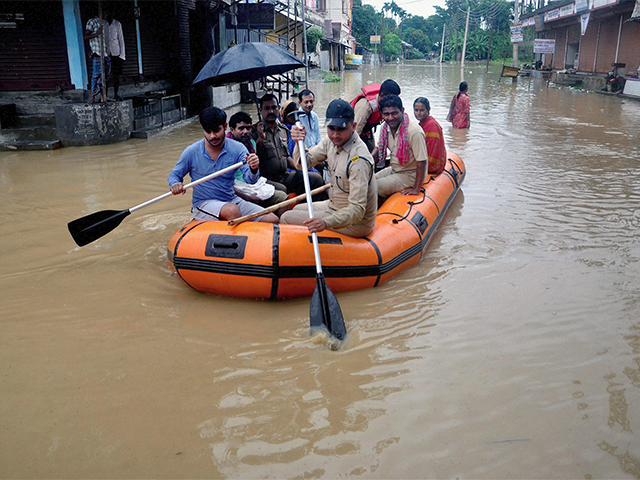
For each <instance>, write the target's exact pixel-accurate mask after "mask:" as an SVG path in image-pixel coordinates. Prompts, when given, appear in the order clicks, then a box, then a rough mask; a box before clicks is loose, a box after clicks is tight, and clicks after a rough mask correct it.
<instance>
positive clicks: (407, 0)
mask: <svg viewBox="0 0 640 480" xmlns="http://www.w3.org/2000/svg"><path fill="white" fill-rule="evenodd" d="M386 1H390V0H362V3H363V4H369V5H372V6H373V7H374V8H375V9H376V10H377V11H380V10H382V5H384V4H385V2H386ZM395 2H396V3H397V4H398V5H399V6H400V7H402V8H404V9H405V10H406V11H407V12H408V13H410V14H411V15H420V16H421V17H424V18H427V17H430V16H431V15H435V13H436V11H435V9H434V8H433V6H434V5H438V6H440V7H443V8H444V0H395Z"/></svg>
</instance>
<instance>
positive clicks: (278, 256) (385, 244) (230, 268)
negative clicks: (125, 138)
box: [168, 153, 466, 299]
mask: <svg viewBox="0 0 640 480" xmlns="http://www.w3.org/2000/svg"><path fill="white" fill-rule="evenodd" d="M465 173H466V169H465V165H464V163H463V162H462V160H461V159H460V157H458V156H457V155H455V154H453V153H449V154H448V160H447V164H446V166H445V170H444V171H443V172H442V173H440V174H439V175H428V176H427V179H426V181H425V183H424V184H423V191H421V193H420V194H419V195H401V194H400V193H396V194H394V195H392V196H391V197H389V198H388V199H387V201H386V202H385V203H384V204H383V205H382V207H380V209H379V210H378V215H377V218H376V225H375V227H374V229H373V231H372V232H371V233H370V234H369V235H368V236H366V237H364V238H352V237H347V236H345V235H341V234H339V233H336V232H332V231H330V230H325V231H323V232H321V233H319V234H318V243H319V248H320V258H321V260H322V271H323V272H324V276H325V279H326V282H327V285H328V286H329V288H330V289H331V290H332V291H333V292H334V293H337V292H346V291H349V290H357V289H361V288H369V287H375V286H378V285H381V284H382V283H384V282H385V281H387V280H388V279H390V278H391V277H393V276H395V275H397V274H398V273H400V272H401V271H403V270H405V269H406V268H408V267H410V266H411V265H414V264H416V263H418V262H419V261H420V259H421V257H422V255H423V253H424V252H425V250H426V248H427V245H428V244H429V241H430V240H431V238H432V237H433V234H434V233H435V231H436V229H437V228H438V225H439V224H440V222H441V221H442V218H443V217H444V215H445V212H446V211H447V208H448V207H449V204H450V203H451V201H452V200H453V198H454V197H455V195H456V193H458V191H459V190H460V185H461V184H462V181H463V180H464V177H465ZM168 256H169V261H170V262H171V264H172V265H173V267H174V268H175V270H176V272H177V273H178V275H180V277H181V278H182V279H183V280H184V281H185V282H187V284H189V285H190V286H191V287H193V288H195V289H196V290H198V291H201V292H207V293H213V294H216V295H224V296H229V297H244V298H268V299H278V298H292V297H307V296H311V295H312V294H313V291H314V289H315V288H316V269H315V260H314V256H313V245H312V243H311V235H310V234H309V231H308V230H307V228H306V227H303V226H298V225H273V224H270V223H259V222H244V223H241V224H239V225H236V226H233V227H232V226H229V225H227V223H226V222H210V221H197V220H193V221H191V222H190V223H188V224H186V225H185V226H183V227H182V228H180V229H179V230H178V231H177V232H176V233H175V234H174V235H173V237H171V240H170V241H169V245H168Z"/></svg>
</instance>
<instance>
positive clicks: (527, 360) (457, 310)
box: [0, 63, 640, 478]
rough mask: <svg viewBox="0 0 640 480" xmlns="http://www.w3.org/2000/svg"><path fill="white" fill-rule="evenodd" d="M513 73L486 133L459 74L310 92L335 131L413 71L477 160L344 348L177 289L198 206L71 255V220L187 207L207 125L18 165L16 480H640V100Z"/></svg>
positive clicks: (413, 85)
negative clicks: (367, 93) (185, 191)
mask: <svg viewBox="0 0 640 480" xmlns="http://www.w3.org/2000/svg"><path fill="white" fill-rule="evenodd" d="M498 70H499V69H498ZM498 70H490V71H489V74H488V75H485V67H484V65H482V66H477V67H476V66H467V67H465V72H464V79H465V80H466V81H467V82H469V85H470V87H469V94H470V97H471V109H472V110H471V122H472V123H471V129H469V130H453V129H452V128H451V126H450V124H448V123H447V122H446V121H444V118H445V116H446V113H447V111H448V108H449V101H450V99H451V97H452V96H453V94H454V93H455V92H456V91H457V89H458V84H459V82H460V80H461V72H460V70H459V69H458V68H455V67H454V66H448V65H447V66H440V65H429V64H426V63H414V64H408V63H407V64H401V65H391V66H384V67H382V68H376V69H370V68H369V67H366V66H365V67H363V69H362V70H361V71H355V72H345V73H344V74H343V75H342V76H343V80H342V82H340V83H334V84H322V83H320V81H312V82H311V84H310V88H311V89H312V90H314V91H315V92H316V94H317V106H316V110H317V112H318V113H319V115H320V116H321V117H324V111H325V109H326V106H327V105H328V103H329V102H330V101H331V99H333V98H336V97H344V98H345V99H348V100H350V99H351V98H353V96H355V94H356V93H357V92H358V91H359V89H360V87H361V86H362V85H364V84H367V83H374V82H380V81H382V80H384V79H386V78H389V77H392V78H396V79H397V80H398V82H399V83H400V85H401V87H402V95H401V97H402V99H403V101H404V103H405V107H406V109H407V112H408V113H409V115H410V116H411V117H412V116H413V114H412V108H411V107H412V104H413V100H414V99H415V98H416V97H418V96H426V97H427V98H429V100H430V102H431V105H432V114H433V115H434V116H435V117H436V119H438V120H439V121H440V123H441V124H442V126H443V128H444V133H445V137H446V142H447V146H448V148H449V149H450V150H452V151H455V152H456V153H458V154H460V156H461V157H462V158H463V159H464V160H465V162H466V165H467V169H468V175H467V177H466V180H465V184H464V185H463V189H464V192H462V193H461V194H460V195H459V196H458V197H457V198H456V199H455V200H454V202H453V203H452V205H451V207H450V209H449V211H448V213H447V215H446V217H445V218H444V220H443V222H442V224H441V226H440V228H439V231H438V233H437V234H436V236H435V238H434V239H433V241H432V242H431V244H430V245H429V248H428V250H427V254H426V255H425V257H424V258H423V260H422V262H421V263H420V264H419V265H418V266H416V267H413V268H411V269H409V270H408V271H406V272H404V273H403V274H401V275H400V276H398V277H396V278H395V279H393V280H391V281H389V282H388V283H386V284H384V285H382V286H381V287H379V288H376V289H370V290H364V291H359V292H350V293H346V294H341V295H339V301H340V305H341V307H342V310H343V312H344V316H345V319H346V321H347V328H348V331H349V337H348V338H347V340H346V342H345V344H344V345H343V347H342V348H341V349H340V350H339V351H337V352H332V351H330V350H328V349H327V348H326V347H325V346H324V345H323V340H322V338H318V337H309V334H308V333H309V332H308V308H309V304H308V299H297V300H292V301H283V302H263V301H244V300H237V299H232V298H221V297H214V296H209V295H203V294H200V293H198V292H194V291H192V290H191V289H190V288H189V287H187V286H186V285H185V284H184V283H183V282H182V281H181V280H180V279H179V278H177V277H176V276H174V275H173V274H172V271H171V270H170V268H169V266H168V263H167V259H166V244H167V241H168V239H169V238H170V236H171V234H172V233H173V232H174V231H175V230H176V229H178V228H179V227H180V226H181V225H182V224H184V223H186V222H187V221H188V220H189V205H190V199H189V197H188V196H184V197H179V198H171V199H167V200H165V201H163V202H160V203H158V204H155V205H154V206H150V207H148V208H146V209H144V210H141V211H139V212H135V213H134V214H133V215H131V216H130V217H128V218H127V219H126V220H125V221H124V222H123V223H122V224H121V225H120V226H119V227H118V228H117V229H116V230H114V231H113V232H111V233H110V234H108V235H107V236H105V237H103V238H102V239H100V240H98V241H97V242H95V243H93V244H90V245H88V246H86V247H83V248H77V247H76V246H75V244H74V243H73V241H72V239H71V237H70V236H69V233H68V231H67V229H66V224H67V222H68V221H70V220H72V219H75V218H78V217H80V216H83V215H86V214H88V213H91V212H93V211H96V210H102V209H124V208H129V207H132V206H134V205H137V204H139V203H141V202H143V201H145V200H147V199H149V198H153V197H155V196H157V195H159V194H160V193H162V192H164V191H166V189H167V185H166V177H167V174H168V172H169V170H170V169H171V167H172V166H173V165H174V163H175V161H176V160H177V158H178V156H179V155H180V153H181V152H182V150H183V149H184V147H185V146H186V145H188V144H190V143H192V142H193V141H195V140H197V139H198V138H200V136H201V130H200V128H199V126H198V124H197V121H196V122H191V123H190V124H189V125H187V126H184V127H180V128H176V129H174V130H172V131H170V132H167V133H166V134H165V135H163V136H161V137H156V138H155V139H152V140H150V141H144V140H130V141H127V142H123V143H120V144H117V145H109V146H97V147H85V148H65V149H61V150H58V151H55V152H9V153H0V187H1V189H0V202H1V205H2V217H3V222H2V227H0V240H1V242H0V245H1V246H0V249H1V253H2V259H3V266H2V270H0V291H1V292H2V300H3V301H2V305H3V309H4V312H3V315H2V319H1V320H0V347H1V348H0V360H1V362H2V365H3V374H2V375H1V376H0V429H1V431H2V432H3V435H2V437H0V446H1V447H2V449H1V451H2V453H0V475H1V476H3V477H27V476H28V477H40V478H43V477H54V476H58V477H95V476H98V475H99V476H110V477H124V476H127V477H175V478H178V477H194V478H195V477H208V478H211V477H234V478H238V477H239V478H256V477H280V478H282V477H294V478H336V477H361V478H414V477H438V478H440V477H447V478H448V477H467V478H557V477H562V478H621V477H624V478H634V477H635V478H640V474H639V473H638V472H639V469H638V458H639V457H640V442H638V437H637V431H638V430H639V429H640V413H639V412H640V409H639V408H638V403H639V397H640V380H639V378H640V375H639V372H640V346H639V345H640V343H639V340H638V339H639V338H640V335H639V333H638V332H639V329H640V326H639V324H638V323H637V318H638V316H639V313H640V308H639V298H640V288H639V287H638V282H637V278H638V276H639V274H640V264H639V258H640V247H639V242H638V238H640V237H639V236H638V230H639V227H640V201H639V200H640V193H639V192H640V181H639V177H638V175H636V169H637V166H638V165H637V164H638V162H637V153H636V152H637V147H638V138H639V136H638V124H637V122H636V119H637V117H638V114H639V113H640V104H639V103H636V102H633V101H629V100H621V99H619V98H615V97H605V96H600V95H597V94H588V93H583V92H577V91H574V90H571V89H560V88H553V87H551V88H550V87H547V86H546V84H545V83H542V82H539V81H537V80H535V79H520V80H519V82H518V83H517V84H511V83H508V81H505V80H502V82H498V74H499V71H498ZM237 108H242V109H243V110H246V111H247V112H249V113H250V114H252V115H253V116H255V107H254V106H252V105H243V106H241V107H237ZM237 108H236V109H237ZM234 110H235V109H234ZM230 113H232V112H230Z"/></svg>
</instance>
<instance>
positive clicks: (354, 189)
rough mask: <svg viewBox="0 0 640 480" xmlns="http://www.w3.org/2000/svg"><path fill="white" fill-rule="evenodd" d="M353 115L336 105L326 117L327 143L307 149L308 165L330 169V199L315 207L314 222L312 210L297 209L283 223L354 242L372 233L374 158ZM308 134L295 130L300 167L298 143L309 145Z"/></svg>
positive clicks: (375, 191) (339, 103)
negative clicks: (321, 164) (306, 140)
mask: <svg viewBox="0 0 640 480" xmlns="http://www.w3.org/2000/svg"><path fill="white" fill-rule="evenodd" d="M354 115H355V113H354V111H353V107H352V106H351V105H349V103H347V102H346V101H344V100H341V99H337V100H333V101H332V102H331V103H330V104H329V107H328V108H327V114H326V117H327V132H328V138H323V139H322V140H321V141H320V143H319V144H318V145H316V146H314V147H311V148H310V149H308V150H305V152H306V158H307V162H308V165H309V166H312V165H316V164H318V163H325V164H326V166H327V167H328V169H329V173H330V175H331V184H332V188H331V192H332V193H331V196H330V199H329V200H325V201H322V202H313V212H314V215H315V217H313V218H309V215H308V210H307V205H296V206H295V207H294V208H293V210H290V211H288V212H285V213H284V214H283V215H282V217H281V219H280V222H281V223H283V224H295V225H306V226H307V228H308V229H309V232H310V233H318V232H322V231H323V230H325V229H327V228H328V229H331V230H335V231H336V232H339V233H342V234H344V235H349V236H350V237H364V236H366V235H368V234H369V233H371V230H373V227H374V225H375V221H376V213H377V210H378V189H377V186H376V179H375V176H374V174H373V170H374V163H373V157H372V156H371V154H370V153H369V149H368V148H367V146H366V145H365V143H364V142H363V141H362V139H361V138H360V136H359V135H358V133H357V132H356V124H355V122H354ZM305 135H306V129H305V128H304V127H303V126H302V127H301V126H298V125H294V126H293V127H292V128H291V136H292V137H293V139H294V140H295V141H296V147H295V149H294V152H293V154H294V158H296V159H298V165H299V158H300V152H299V150H298V142H299V141H303V142H304V139H305Z"/></svg>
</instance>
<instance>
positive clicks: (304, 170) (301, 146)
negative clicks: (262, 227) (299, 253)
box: [296, 120, 322, 274]
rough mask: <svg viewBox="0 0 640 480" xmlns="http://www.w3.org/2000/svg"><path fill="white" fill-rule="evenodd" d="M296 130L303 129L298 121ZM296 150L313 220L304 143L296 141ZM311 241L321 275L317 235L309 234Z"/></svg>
mask: <svg viewBox="0 0 640 480" xmlns="http://www.w3.org/2000/svg"><path fill="white" fill-rule="evenodd" d="M296 126H297V127H298V128H303V127H302V124H301V123H300V121H299V120H298V121H297V122H296ZM298 150H299V151H300V161H301V163H302V179H303V180H304V192H305V193H306V195H307V210H308V211H309V218H313V201H312V200H311V185H310V184H309V168H308V166H307V152H305V150H304V141H303V140H298ZM311 240H312V242H313V255H314V256H315V259H316V273H318V274H321V273H322V263H321V262H320V249H319V248H318V235H316V234H315V233H312V234H311Z"/></svg>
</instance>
